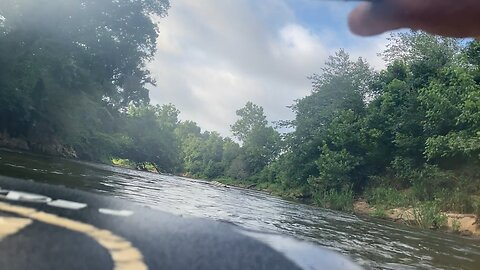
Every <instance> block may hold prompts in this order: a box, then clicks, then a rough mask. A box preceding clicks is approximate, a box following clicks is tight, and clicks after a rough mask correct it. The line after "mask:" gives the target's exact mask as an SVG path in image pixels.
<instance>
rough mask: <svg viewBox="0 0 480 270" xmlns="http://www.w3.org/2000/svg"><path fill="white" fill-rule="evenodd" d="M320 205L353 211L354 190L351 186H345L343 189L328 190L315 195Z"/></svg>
mask: <svg viewBox="0 0 480 270" xmlns="http://www.w3.org/2000/svg"><path fill="white" fill-rule="evenodd" d="M315 201H316V203H317V204H318V205H320V206H321V207H324V208H328V209H332V210H339V211H345V212H353V201H354V198H353V191H352V189H351V188H344V189H342V190H341V191H337V190H334V189H332V190H328V191H325V192H323V193H321V194H318V195H316V196H315Z"/></svg>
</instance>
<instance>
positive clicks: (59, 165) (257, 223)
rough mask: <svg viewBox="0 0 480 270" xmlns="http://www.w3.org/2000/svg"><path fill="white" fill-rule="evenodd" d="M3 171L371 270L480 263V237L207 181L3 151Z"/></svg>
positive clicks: (478, 266)
mask: <svg viewBox="0 0 480 270" xmlns="http://www.w3.org/2000/svg"><path fill="white" fill-rule="evenodd" d="M0 175H4V176H12V177H18V178H22V179H31V180H34V181H37V182H46V183H50V184H55V185H64V186H68V187H72V188H77V189H82V190H87V191H90V192H95V193H101V194H105V195H108V196H114V197H117V198H122V199H125V200H129V201H133V202H136V203H139V204H143V205H147V206H149V207H152V208H155V209H159V210H163V211H168V212H170V213H173V214H177V215H184V216H195V217H205V218H210V219H215V220H225V221H229V222H233V223H236V224H238V225H240V226H243V227H246V228H250V229H255V230H261V231H269V232H277V233H281V234H284V235H290V236H293V237H296V238H299V239H303V240H306V241H310V242H314V243H317V244H319V245H322V246H325V247H329V248H331V249H333V250H336V251H338V252H341V253H343V254H345V255H347V256H349V257H350V258H352V259H353V260H354V261H356V262H357V263H358V264H360V265H362V266H364V267H365V268H366V269H472V270H479V269H480V240H471V239H466V238H462V237H459V236H455V235H449V234H445V233H441V232H432V231H425V230H418V229H415V228H410V227H406V226H402V225H399V224H395V223H391V222H387V221H382V220H377V219H370V218H363V217H357V216H354V215H349V214H344V213H340V212H335V211H329V210H325V209H321V208H316V207H311V206H307V205H303V204H298V203H292V202H289V201H285V200H282V199H279V198H276V197H273V196H270V195H268V194H264V193H261V192H255V191H251V190H244V189H236V188H222V187H216V186H212V185H210V184H208V182H206V181H199V180H192V179H187V178H182V177H176V176H169V175H158V174H152V173H147V172H139V171H134V170H128V169H123V168H117V167H112V166H106V165H100V164H93V163H86V162H78V161H70V160H64V159H59V158H52V157H45V156H37V155H31V154H26V153H18V152H10V151H0Z"/></svg>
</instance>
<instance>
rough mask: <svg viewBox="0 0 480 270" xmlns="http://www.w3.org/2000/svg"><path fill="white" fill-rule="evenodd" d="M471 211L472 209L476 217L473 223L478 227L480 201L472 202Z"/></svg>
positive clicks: (479, 223)
mask: <svg viewBox="0 0 480 270" xmlns="http://www.w3.org/2000/svg"><path fill="white" fill-rule="evenodd" d="M473 209H474V213H475V215H476V216H477V220H476V222H475V223H477V226H478V225H480V199H477V200H476V201H474V203H473Z"/></svg>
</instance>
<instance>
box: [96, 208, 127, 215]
mask: <svg viewBox="0 0 480 270" xmlns="http://www.w3.org/2000/svg"><path fill="white" fill-rule="evenodd" d="M98 212H100V213H102V214H105V215H112V216H121V217H128V216H131V215H133V212H132V211H129V210H113V209H107V208H100V209H98Z"/></svg>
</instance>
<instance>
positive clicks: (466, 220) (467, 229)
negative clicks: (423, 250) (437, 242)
mask: <svg viewBox="0 0 480 270" xmlns="http://www.w3.org/2000/svg"><path fill="white" fill-rule="evenodd" d="M354 211H355V213H357V214H360V215H369V216H371V215H372V214H373V213H374V212H375V207H373V206H370V205H369V204H368V203H367V202H365V201H357V202H355V205H354ZM385 214H386V217H385V219H388V220H391V221H394V222H398V223H404V224H409V225H411V224H414V223H415V218H414V217H415V215H414V212H413V209H412V208H394V209H389V210H386V211H385ZM444 214H445V215H446V216H447V218H448V222H447V228H444V229H446V230H447V231H449V232H453V233H458V234H460V235H463V236H470V237H474V238H480V224H477V223H476V220H477V217H476V216H475V215H473V214H457V213H444Z"/></svg>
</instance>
